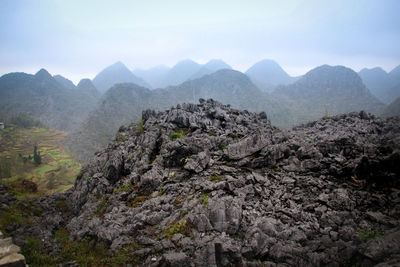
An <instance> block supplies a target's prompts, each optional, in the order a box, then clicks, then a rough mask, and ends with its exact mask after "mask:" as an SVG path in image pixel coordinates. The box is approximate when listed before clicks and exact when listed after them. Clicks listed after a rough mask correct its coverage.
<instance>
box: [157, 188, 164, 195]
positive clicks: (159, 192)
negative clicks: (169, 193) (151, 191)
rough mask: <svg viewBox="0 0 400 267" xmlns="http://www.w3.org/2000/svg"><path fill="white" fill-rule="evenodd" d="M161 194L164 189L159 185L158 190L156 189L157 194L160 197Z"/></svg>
mask: <svg viewBox="0 0 400 267" xmlns="http://www.w3.org/2000/svg"><path fill="white" fill-rule="evenodd" d="M162 195H164V189H163V188H162V187H160V190H158V196H159V197H161V196H162Z"/></svg>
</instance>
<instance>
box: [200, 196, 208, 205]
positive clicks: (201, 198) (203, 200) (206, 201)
mask: <svg viewBox="0 0 400 267" xmlns="http://www.w3.org/2000/svg"><path fill="white" fill-rule="evenodd" d="M200 200H201V201H202V202H203V207H204V208H205V207H207V204H208V194H207V193H203V194H201V196H200Z"/></svg>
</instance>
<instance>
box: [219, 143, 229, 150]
mask: <svg viewBox="0 0 400 267" xmlns="http://www.w3.org/2000/svg"><path fill="white" fill-rule="evenodd" d="M227 146H228V145H227V144H221V146H220V147H221V149H222V150H224V149H225V148H227Z"/></svg>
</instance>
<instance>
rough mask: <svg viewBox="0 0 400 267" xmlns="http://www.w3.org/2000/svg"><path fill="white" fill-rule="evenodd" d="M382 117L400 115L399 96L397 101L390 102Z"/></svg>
mask: <svg viewBox="0 0 400 267" xmlns="http://www.w3.org/2000/svg"><path fill="white" fill-rule="evenodd" d="M381 116H382V117H392V116H400V97H398V98H397V99H396V100H395V101H393V102H392V103H390V105H388V106H387V107H385V109H384V110H383V111H382V114H381Z"/></svg>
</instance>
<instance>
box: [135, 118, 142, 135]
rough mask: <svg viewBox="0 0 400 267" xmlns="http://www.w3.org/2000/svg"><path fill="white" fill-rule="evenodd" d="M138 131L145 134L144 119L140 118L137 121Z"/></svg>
mask: <svg viewBox="0 0 400 267" xmlns="http://www.w3.org/2000/svg"><path fill="white" fill-rule="evenodd" d="M136 132H137V133H138V134H139V135H140V134H144V128H143V120H142V119H140V120H139V121H138V122H137V123H136Z"/></svg>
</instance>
